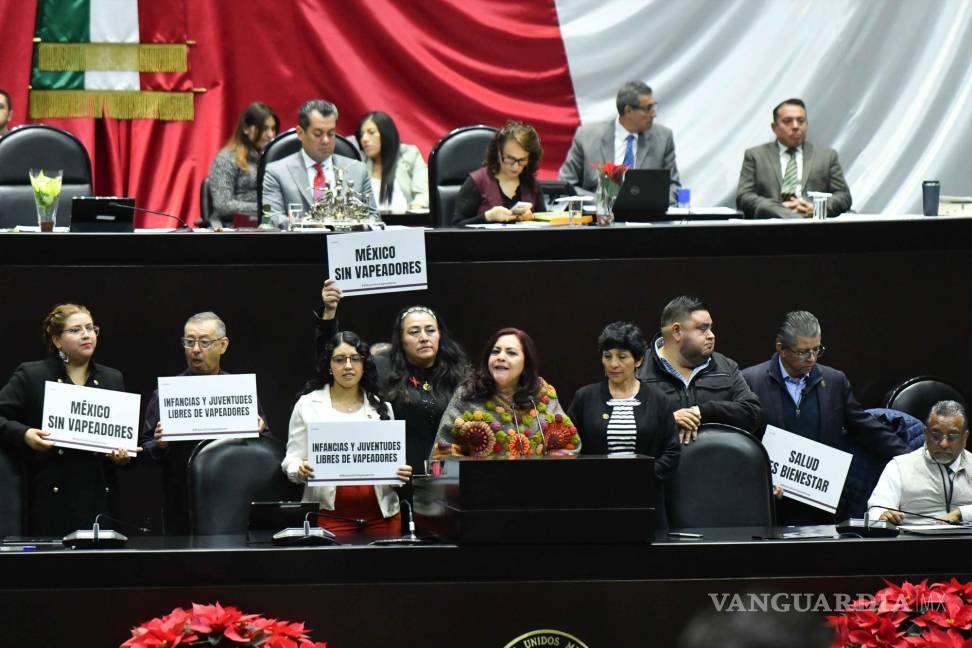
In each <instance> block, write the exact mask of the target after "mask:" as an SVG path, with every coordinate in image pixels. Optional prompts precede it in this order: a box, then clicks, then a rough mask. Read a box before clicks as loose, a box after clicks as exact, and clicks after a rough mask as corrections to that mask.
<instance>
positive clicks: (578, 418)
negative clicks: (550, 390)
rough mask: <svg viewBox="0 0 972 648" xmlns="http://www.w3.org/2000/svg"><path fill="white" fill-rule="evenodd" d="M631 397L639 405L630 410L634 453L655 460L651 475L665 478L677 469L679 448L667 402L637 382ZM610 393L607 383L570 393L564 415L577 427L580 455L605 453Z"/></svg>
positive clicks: (609, 412) (673, 421)
mask: <svg viewBox="0 0 972 648" xmlns="http://www.w3.org/2000/svg"><path fill="white" fill-rule="evenodd" d="M635 398H637V399H638V401H639V402H640V403H641V405H639V406H638V407H636V408H635V409H634V415H635V427H636V429H637V437H636V438H635V452H636V453H637V454H641V455H648V456H650V457H654V458H655V475H656V476H657V477H658V479H668V478H669V477H671V475H672V473H673V472H674V471H675V468H676V467H677V466H678V459H679V455H680V454H681V452H682V446H681V445H680V444H679V442H678V437H677V435H676V429H675V419H674V418H673V417H672V414H671V412H670V411H669V410H668V407H667V401H666V400H665V399H664V397H662V395H661V394H660V393H658V392H657V391H655V390H652V389H649V388H648V387H647V386H646V385H645V383H641V389H639V390H638V394H637V396H635ZM609 400H611V392H610V390H609V389H608V384H607V381H603V382H599V383H594V384H593V385H585V386H584V387H581V388H580V389H578V390H577V393H576V394H574V401H573V402H572V403H571V404H570V408H569V409H568V410H567V416H569V417H570V420H571V422H572V423H573V424H574V425H575V426H576V427H577V434H578V435H580V438H581V452H582V453H583V454H596V455H604V454H607V452H608V445H607V424H608V419H607V418H605V416H610V414H611V411H610V410H611V408H609V407H608V406H607V402H608V401H609Z"/></svg>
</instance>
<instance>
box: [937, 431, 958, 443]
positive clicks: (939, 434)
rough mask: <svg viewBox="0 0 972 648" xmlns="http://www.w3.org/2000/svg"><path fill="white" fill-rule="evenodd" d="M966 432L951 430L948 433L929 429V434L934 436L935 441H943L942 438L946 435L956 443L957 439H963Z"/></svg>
mask: <svg viewBox="0 0 972 648" xmlns="http://www.w3.org/2000/svg"><path fill="white" fill-rule="evenodd" d="M964 434H965V432H949V433H948V434H946V433H944V432H942V431H941V430H928V436H930V437H931V438H932V441H934V442H935V443H941V442H942V439H944V438H945V437H948V442H949V443H955V442H956V441H958V440H959V439H961V438H962V436H963V435H964Z"/></svg>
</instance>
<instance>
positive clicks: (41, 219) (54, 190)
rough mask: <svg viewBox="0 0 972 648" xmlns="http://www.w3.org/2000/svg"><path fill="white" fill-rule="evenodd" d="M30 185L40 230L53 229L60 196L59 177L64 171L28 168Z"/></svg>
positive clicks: (48, 230) (47, 230)
mask: <svg viewBox="0 0 972 648" xmlns="http://www.w3.org/2000/svg"><path fill="white" fill-rule="evenodd" d="M28 173H29V174H30V186H31V188H33V190H34V204H35V205H36V206H37V225H38V226H39V227H40V231H42V232H53V231H54V220H55V219H56V217H57V203H58V201H59V200H60V198H61V177H62V176H63V175H64V171H63V170H61V169H58V170H57V171H48V170H45V169H30V170H29V172H28Z"/></svg>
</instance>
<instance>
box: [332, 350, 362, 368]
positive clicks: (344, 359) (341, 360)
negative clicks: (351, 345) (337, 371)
mask: <svg viewBox="0 0 972 648" xmlns="http://www.w3.org/2000/svg"><path fill="white" fill-rule="evenodd" d="M331 362H332V363H334V364H336V365H343V364H347V363H348V362H351V363H352V364H361V363H362V362H364V356H361V355H358V354H357V353H355V354H354V355H349V356H342V355H336V356H331Z"/></svg>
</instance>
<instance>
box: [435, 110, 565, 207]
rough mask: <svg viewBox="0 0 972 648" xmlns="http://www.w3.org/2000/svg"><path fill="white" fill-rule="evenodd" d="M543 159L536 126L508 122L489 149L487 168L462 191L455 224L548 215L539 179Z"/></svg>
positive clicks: (471, 177)
mask: <svg viewBox="0 0 972 648" xmlns="http://www.w3.org/2000/svg"><path fill="white" fill-rule="evenodd" d="M542 157H543V149H542V148H541V147H540V136H539V135H537V131H536V130H534V128H533V126H530V125H529V124H524V123H523V122H518V121H508V122H506V125H505V126H503V128H501V129H500V130H499V131H498V132H497V133H496V135H494V136H493V139H492V140H491V141H490V143H489V145H488V146H487V147H486V159H485V160H484V161H483V166H482V167H481V168H479V169H477V170H475V171H473V172H472V173H470V174H469V175H468V176H467V177H466V181H465V182H463V184H462V187H461V188H460V189H459V195H458V196H456V206H455V212H454V213H453V216H452V224H453V225H456V226H459V225H471V224H475V223H503V222H508V221H515V220H517V219H519V220H529V219H530V218H532V217H533V212H542V211H546V209H547V207H546V205H545V204H544V201H543V192H541V191H540V185H539V184H538V183H537V178H536V173H537V167H539V166H540V159H541V158H542ZM520 203H529V204H530V206H529V207H527V206H525V205H521V204H520Z"/></svg>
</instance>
